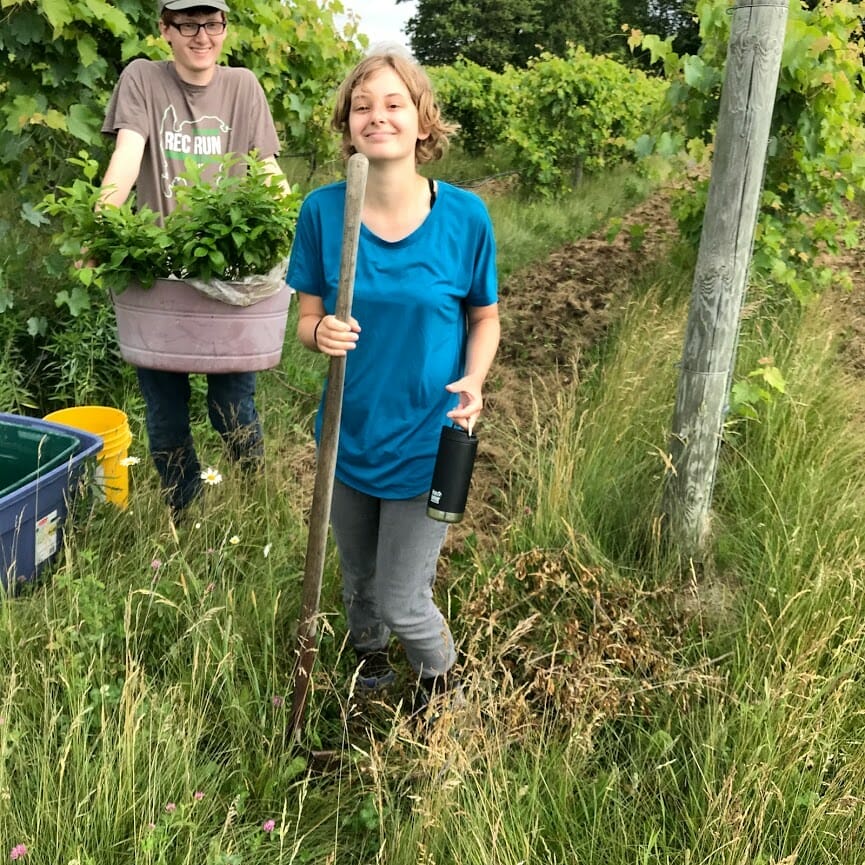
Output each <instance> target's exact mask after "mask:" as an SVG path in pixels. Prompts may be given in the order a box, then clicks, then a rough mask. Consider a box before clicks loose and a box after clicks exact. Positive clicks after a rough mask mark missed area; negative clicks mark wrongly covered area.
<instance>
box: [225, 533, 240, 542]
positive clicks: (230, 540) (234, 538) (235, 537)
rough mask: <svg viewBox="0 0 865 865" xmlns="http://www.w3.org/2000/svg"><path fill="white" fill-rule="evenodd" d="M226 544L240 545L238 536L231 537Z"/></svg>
mask: <svg viewBox="0 0 865 865" xmlns="http://www.w3.org/2000/svg"><path fill="white" fill-rule="evenodd" d="M228 543H230V544H239V543H240V535H232V536H231V537H230V538H229V539H228Z"/></svg>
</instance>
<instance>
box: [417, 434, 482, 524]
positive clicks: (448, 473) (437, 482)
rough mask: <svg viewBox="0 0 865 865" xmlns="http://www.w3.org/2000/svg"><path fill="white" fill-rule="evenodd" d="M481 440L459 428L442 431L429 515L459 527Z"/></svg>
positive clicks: (427, 512)
mask: <svg viewBox="0 0 865 865" xmlns="http://www.w3.org/2000/svg"><path fill="white" fill-rule="evenodd" d="M477 450H478V438H477V436H474V435H469V434H468V433H467V432H466V431H465V430H464V429H462V428H461V427H458V426H445V427H442V432H441V437H440V438H439V449H438V453H437V454H436V461H435V468H434V469H433V477H432V485H431V487H430V491H429V499H428V500H427V508H426V514H427V516H428V517H432V518H433V519H434V520H440V521H441V522H444V523H458V522H459V521H460V520H461V519H462V518H463V514H464V513H465V509H466V499H467V498H468V495H469V484H471V480H472V469H473V468H474V464H475V454H476V453H477Z"/></svg>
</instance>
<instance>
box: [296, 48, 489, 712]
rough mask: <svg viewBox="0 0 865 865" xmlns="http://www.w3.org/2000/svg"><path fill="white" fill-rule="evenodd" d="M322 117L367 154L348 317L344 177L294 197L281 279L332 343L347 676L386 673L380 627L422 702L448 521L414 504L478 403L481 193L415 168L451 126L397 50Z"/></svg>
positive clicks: (485, 269) (440, 641) (418, 72)
mask: <svg viewBox="0 0 865 865" xmlns="http://www.w3.org/2000/svg"><path fill="white" fill-rule="evenodd" d="M333 126H334V128H335V129H336V130H337V131H338V132H340V133H341V134H342V141H343V155H344V156H345V157H346V158H348V157H349V156H351V155H352V154H353V153H355V152H360V153H363V154H364V155H365V156H366V157H367V158H368V160H369V173H368V176H367V185H366V191H365V196H364V201H363V212H362V225H361V229H360V238H359V245H358V254H357V267H356V274H355V285H354V294H353V303H352V316H351V320H350V322H348V323H346V322H343V321H340V320H339V319H338V318H336V317H335V316H334V314H333V312H334V309H335V306H336V297H337V289H338V283H339V273H340V255H341V242H342V223H343V209H344V206H345V183H344V182H342V183H334V184H331V185H329V186H325V187H322V188H320V189H317V190H314V191H313V192H311V193H310V194H309V195H308V196H307V198H306V200H305V201H304V203H303V206H302V209H301V213H300V217H299V220H298V223H297V231H296V236H295V239H294V244H293V247H292V253H291V261H290V264H289V269H288V276H287V281H288V283H289V285H290V286H291V287H292V288H293V289H295V290H296V291H297V292H298V310H299V319H298V325H297V333H298V338H299V339H300V341H301V342H302V343H303V345H305V346H306V347H307V348H309V349H311V350H313V351H320V352H323V353H325V354H327V355H330V356H332V357H336V356H344V355H347V357H346V365H345V386H344V396H343V405H342V419H341V426H340V433H339V447H338V453H337V462H336V477H335V481H334V490H333V503H332V507H331V525H332V528H333V533H334V538H335V541H336V545H337V550H338V552H339V558H340V566H341V570H342V577H343V599H344V602H345V606H346V613H347V618H348V628H349V635H350V639H351V643H352V646H353V647H354V650H355V651H356V653H357V656H358V663H359V665H360V670H359V673H358V684H359V686H360V687H365V688H368V689H377V688H380V687H384V686H386V685H388V684H390V683H391V682H392V681H393V679H394V672H393V670H392V669H391V667H390V665H389V663H388V642H389V639H390V636H391V634H393V635H394V636H395V637H396V638H397V639H398V640H399V641H400V643H401V644H402V646H403V648H404V650H405V653H406V656H407V658H408V660H409V663H410V664H411V665H412V668H413V669H414V671H415V673H416V675H417V678H418V681H419V683H420V685H421V687H420V688H419V689H418V695H419V697H420V704H421V706H423V705H425V704H426V703H427V702H428V701H429V698H430V697H431V696H433V695H435V694H438V693H442V692H445V691H447V690H448V689H449V688H451V689H452V688H453V687H454V686H455V683H456V677H455V676H454V675H452V674H451V675H449V673H450V671H451V667H452V666H453V665H454V663H455V661H456V652H455V649H454V640H453V637H452V635H451V632H450V629H449V627H448V625H447V622H446V621H445V619H444V617H443V615H442V613H441V612H440V611H439V609H438V608H437V606H436V605H435V603H434V601H433V592H432V586H433V582H434V579H435V573H436V564H437V561H438V557H439V552H440V550H441V545H442V543H443V541H444V538H445V533H446V531H447V523H442V522H437V521H435V520H432V519H430V518H429V517H427V516H426V504H427V494H428V493H429V488H430V481H431V479H432V473H433V466H434V463H435V456H436V450H437V447H438V441H439V435H440V433H441V429H442V425H444V424H447V423H449V422H450V423H454V424H458V425H459V426H461V427H463V428H465V429H468V430H469V431H470V430H471V428H472V426H473V425H474V423H475V421H476V420H477V418H478V416H479V415H480V413H481V409H482V407H483V398H482V389H483V384H484V381H485V379H486V376H487V373H488V372H489V369H490V366H491V365H492V362H493V359H494V357H495V354H496V350H497V348H498V343H499V334H500V327H499V315H498V283H497V276H496V247H495V240H494V237H493V230H492V223H491V221H490V218H489V215H488V213H487V210H486V207H485V206H484V204H483V202H482V201H481V199H480V198H478V197H477V196H476V195H474V194H473V193H471V192H467V191H465V190H461V189H458V188H457V187H455V186H452V185H450V184H448V183H444V182H442V181H435V180H433V179H431V178H430V179H428V178H426V177H424V176H422V175H421V174H419V173H418V170H417V166H418V165H419V164H424V163H428V162H431V161H433V160H435V159H439V158H440V157H441V156H442V154H443V152H444V149H445V147H446V146H447V143H448V136H449V135H450V133H452V132H453V131H454V129H455V127H454V126H451V125H449V124H447V123H446V122H445V121H444V120H443V119H442V117H441V114H440V110H439V107H438V105H437V104H436V101H435V97H434V94H433V91H432V86H431V84H430V81H429V79H428V77H427V75H426V73H425V72H424V71H423V70H422V69H421V67H419V66H418V65H417V64H416V63H414V62H413V61H412V60H411V59H409V58H408V57H406V56H404V55H402V54H400V53H397V52H394V51H384V52H379V53H374V54H371V55H369V56H368V57H366V58H365V59H364V60H362V61H361V62H360V63H359V64H358V65H357V66H356V67H355V68H354V70H353V71H352V72H351V73H350V74H349V75H348V77H347V78H346V80H345V81H344V82H343V84H342V85H341V87H340V90H339V92H338V94H337V103H336V108H335V111H334V115H333ZM323 404H324V397H323V396H322V405H323ZM321 416H322V411H321V409H319V413H318V418H317V421H316V439H317V440H318V437H319V435H320V431H321Z"/></svg>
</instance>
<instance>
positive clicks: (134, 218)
mask: <svg viewBox="0 0 865 865" xmlns="http://www.w3.org/2000/svg"><path fill="white" fill-rule="evenodd" d="M71 161H72V162H73V163H74V164H75V165H78V166H79V167H80V168H81V169H82V170H83V173H84V177H83V178H79V179H77V180H75V182H74V183H73V184H72V185H71V186H67V187H61V189H60V192H62V193H63V195H62V196H60V197H58V196H57V195H55V194H53V193H52V194H50V195H48V196H47V197H46V199H45V202H44V204H43V207H44V209H45V210H46V212H48V213H50V214H51V215H52V216H57V217H60V218H61V225H62V229H61V232H60V234H59V235H58V236H57V238H56V241H57V243H58V244H59V246H60V249H61V251H62V252H63V253H64V254H65V255H67V256H69V257H71V258H72V259H73V260H74V261H76V266H74V267H73V268H72V273H73V275H74V276H75V277H76V279H77V282H78V285H77V286H76V287H75V289H73V291H72V293H67V294H64V295H60V296H59V297H58V301H59V302H61V303H65V304H66V305H67V306H68V307H69V308H70V311H71V312H72V314H73V315H75V314H77V313H78V312H79V311H80V310H81V309H83V308H86V307H87V306H88V303H89V296H88V294H87V292H88V291H89V290H90V289H91V288H92V287H93V286H97V287H100V288H103V289H111V290H114V291H122V290H123V289H124V288H126V286H128V285H129V284H130V283H131V282H137V283H139V284H141V285H143V286H145V287H147V286H150V285H152V284H153V282H154V280H156V279H160V278H162V277H166V276H169V275H171V274H173V275H175V276H177V277H179V278H183V279H185V278H194V279H200V280H203V281H205V282H206V281H210V280H213V279H225V280H240V279H243V278H244V277H245V276H249V275H252V274H264V273H267V272H269V271H270V270H272V269H273V268H274V267H276V266H277V265H278V264H279V263H280V262H281V261H284V260H285V259H286V258H287V257H288V252H289V249H290V247H291V241H292V239H293V237H294V227H295V224H296V221H297V213H298V209H299V207H300V195H299V193H297V192H292V193H290V194H286V193H285V192H284V190H283V189H282V187H281V186H280V185H279V184H278V183H276V182H275V181H273V177H272V175H271V173H270V172H269V171H268V169H267V168H266V166H265V165H264V163H262V162H260V161H259V160H258V159H256V158H255V156H248V157H245V158H243V159H239V158H237V157H234V156H229V157H226V158H223V159H222V160H221V161H220V162H219V163H218V165H219V167H220V169H221V171H220V173H219V176H218V178H217V180H216V181H215V182H214V181H212V180H208V179H206V178H204V177H203V176H202V171H203V169H202V167H200V166H198V165H196V164H195V163H194V161H192V160H188V161H187V163H186V170H185V171H184V173H183V175H182V180H183V183H181V184H179V185H178V187H177V207H176V208H175V209H174V210H173V211H172V212H171V213H170V214H169V215H168V217H167V218H166V220H165V224H164V225H162V224H161V223H160V220H159V216H158V215H157V214H156V213H155V212H154V211H152V210H150V209H149V208H147V207H143V208H141V209H140V210H136V209H135V208H134V206H133V205H132V204H131V203H130V202H126V203H125V204H123V205H122V206H120V207H113V206H102V205H100V198H101V195H102V194H103V192H104V190H102V189H101V187H100V186H98V185H97V184H96V183H95V180H96V172H97V168H98V166H97V164H96V162H95V160H92V159H89V158H88V157H87V154H86V153H84V152H82V154H81V155H80V157H79V158H77V159H73V160H71ZM212 166H213V163H211V164H210V165H208V171H212ZM82 250H86V258H87V259H90V260H92V261H91V262H90V263H88V264H86V265H85V266H80V261H79V259H81V257H82Z"/></svg>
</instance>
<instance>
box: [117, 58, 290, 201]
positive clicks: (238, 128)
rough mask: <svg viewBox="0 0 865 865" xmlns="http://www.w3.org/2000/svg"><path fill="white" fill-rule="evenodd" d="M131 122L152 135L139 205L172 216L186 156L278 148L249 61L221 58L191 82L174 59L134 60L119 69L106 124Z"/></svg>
mask: <svg viewBox="0 0 865 865" xmlns="http://www.w3.org/2000/svg"><path fill="white" fill-rule="evenodd" d="M121 129H131V130H134V131H135V132H138V133H139V134H140V135H143V136H144V138H145V139H146V142H147V143H146V144H145V147H144V156H143V158H142V161H141V170H140V171H139V174H138V180H137V182H136V200H137V203H138V206H139V207H141V206H143V205H147V206H148V207H150V208H152V209H153V210H156V211H160V212H161V213H162V215H163V217H165V216H167V215H168V214H169V213H170V212H171V211H172V210H173V209H174V207H175V205H176V199H175V196H174V185H175V183H176V182H177V176H178V175H179V174H181V173H182V172H183V170H184V164H183V163H184V160H185V159H187V158H192V159H194V160H196V161H197V162H199V163H207V162H208V161H213V160H214V159H215V158H216V157H219V156H222V155H223V154H226V153H236V154H238V155H243V154H246V153H249V152H250V151H251V150H257V151H258V156H259V157H260V158H262V159H264V158H267V157H269V156H275V155H276V154H277V153H279V139H278V137H277V134H276V127H275V126H274V123H273V118H272V117H271V114H270V108H269V107H268V104H267V99H266V98H265V95H264V91H263V90H262V88H261V85H260V84H259V83H258V81H257V80H256V78H255V76H254V75H253V74H252V72H250V71H249V70H248V69H242V68H234V67H229V66H217V67H216V68H215V70H214V75H213V78H212V79H211V81H210V83H209V84H207V85H204V86H202V85H195V84H187V83H186V82H185V81H183V80H182V79H181V78H180V76H179V75H178V74H177V72H176V71H175V68H174V63H173V62H171V61H154V60H133V61H132V62H131V63H130V64H129V65H128V66H127V67H126V68H125V69H124V70H123V72H122V73H121V75H120V79H119V80H118V82H117V86H116V87H115V88H114V93H113V94H112V95H111V101H110V102H109V104H108V110H107V112H106V116H105V122H104V123H103V124H102V131H103V132H107V133H110V134H113V135H116V134H117V132H118V131H119V130H121Z"/></svg>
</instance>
